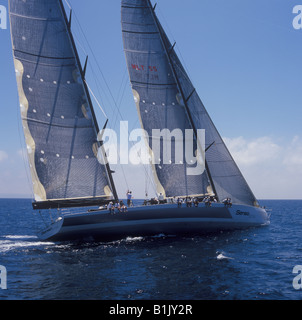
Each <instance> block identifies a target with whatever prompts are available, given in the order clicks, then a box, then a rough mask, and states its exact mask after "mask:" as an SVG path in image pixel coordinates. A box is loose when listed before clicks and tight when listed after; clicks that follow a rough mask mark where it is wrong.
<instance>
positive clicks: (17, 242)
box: [0, 235, 54, 253]
mask: <svg viewBox="0 0 302 320" xmlns="http://www.w3.org/2000/svg"><path fill="white" fill-rule="evenodd" d="M3 238H4V239H5V240H0V253H1V252H2V253H3V252H8V251H12V250H16V249H23V248H32V247H40V246H49V245H54V243H53V242H42V241H34V240H35V239H37V240H38V238H37V237H36V236H26V235H25V236H19V235H16V236H14V235H9V236H4V237H3Z"/></svg>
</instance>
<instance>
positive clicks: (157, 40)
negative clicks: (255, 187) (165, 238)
mask: <svg viewBox="0 0 302 320" xmlns="http://www.w3.org/2000/svg"><path fill="white" fill-rule="evenodd" d="M122 31H123V42H124V50H125V55H126V60H127V65H128V70H129V76H130V81H131V84H132V89H133V92H134V97H135V101H136V106H137V110H138V113H139V117H140V119H141V125H142V126H143V128H144V129H145V130H146V131H147V132H148V134H149V136H152V134H151V130H152V129H154V128H157V129H163V128H167V129H169V130H174V129H176V128H180V129H181V130H182V131H184V130H185V129H193V130H194V132H195V146H196V144H197V143H199V141H198V139H197V140H196V138H197V137H196V132H197V130H198V129H204V130H205V149H206V150H207V151H206V153H205V162H206V170H205V171H204V172H203V173H202V172H200V174H199V175H192V176H188V175H187V171H186V169H187V167H188V166H189V164H186V163H185V162H183V163H182V164H180V163H178V164H176V163H174V162H172V164H170V165H169V164H166V165H162V164H156V165H154V167H155V169H154V173H155V181H156V182H157V184H158V186H159V187H158V190H159V191H161V192H162V191H164V193H165V194H166V195H169V196H179V195H200V194H207V193H212V192H214V193H215V195H216V197H217V198H218V199H220V200H222V199H224V198H232V201H233V202H234V203H238V204H247V205H257V200H256V199H255V196H254V195H253V193H252V191H251V190H250V188H249V186H248V184H247V183H246V181H245V179H244V177H243V176H242V174H241V172H240V170H239V169H238V167H237V165H236V163H235V162H234V160H233V158H232V156H231V154H230V153H229V151H228V149H227V147H226V146H225V143H224V142H223V140H222V138H221V136H220V134H219V133H218V131H217V129H216V128H215V126H214V124H213V122H212V120H211V118H210V117H209V115H208V113H207V111H206V109H205V107H204V105H203V104H202V102H201V100H200V98H199V96H198V94H197V92H196V90H195V88H194V86H193V85H192V83H191V81H190V79H189V77H188V75H187V73H186V71H185V69H184V68H183V66H182V64H181V62H180V60H179V59H178V57H177V54H176V53H175V51H174V46H172V45H171V43H170V41H169V39H168V37H167V35H166V33H165V32H164V30H163V28H162V26H161V24H160V22H159V20H158V18H157V16H156V14H155V12H154V7H153V6H152V4H151V1H150V0H122ZM184 142H185V141H184ZM149 147H150V148H151V143H150V141H149ZM172 160H173V159H172Z"/></svg>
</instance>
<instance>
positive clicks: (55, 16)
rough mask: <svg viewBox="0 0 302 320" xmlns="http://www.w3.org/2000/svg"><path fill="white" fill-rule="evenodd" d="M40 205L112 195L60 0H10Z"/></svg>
mask: <svg viewBox="0 0 302 320" xmlns="http://www.w3.org/2000/svg"><path fill="white" fill-rule="evenodd" d="M9 16H10V24H11V36H12V46H13V55H14V63H15V71H16V76H17V84H18V93H19V100H20V107H21V117H22V126H23V129H24V134H25V140H26V145H27V152H28V158H29V164H30V169H31V176H32V181H33V191H34V198H35V201H36V202H35V203H34V208H39V207H42V208H43V207H58V206H65V205H67V206H68V204H67V203H68V202H69V201H70V205H71V206H73V205H75V206H77V205H81V204H83V203H85V204H87V205H89V203H90V201H94V202H95V203H98V202H102V201H103V200H107V199H109V198H110V197H111V195H112V185H111V183H110V179H109V178H108V170H106V167H105V166H104V165H101V164H100V163H99V161H98V158H97V155H98V147H99V142H98V141H97V134H98V126H97V123H96V119H95V116H94V111H93V107H92V104H91V100H90V97H89V93H88V92H87V87H85V82H84V78H83V71H82V68H81V66H80V63H79V58H78V54H77V51H76V48H75V46H74V41H73V38H72V35H71V31H70V28H69V27H70V26H69V24H68V21H67V18H66V13H65V11H64V7H63V4H62V1H61V0H48V1H41V0H27V1H18V0H10V1H9Z"/></svg>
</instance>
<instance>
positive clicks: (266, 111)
mask: <svg viewBox="0 0 302 320" xmlns="http://www.w3.org/2000/svg"><path fill="white" fill-rule="evenodd" d="M299 1H300V3H299ZM157 2H158V5H157V8H156V12H157V14H158V16H159V18H160V20H161V22H162V24H163V26H164V28H165V30H166V32H167V34H168V36H169V37H170V40H171V42H174V41H176V43H177V44H176V51H177V53H178V54H179V57H180V59H181V60H182V62H183V63H184V66H185V68H186V70H187V72H188V74H189V75H190V77H191V79H192V82H193V84H194V86H195V87H196V89H197V91H198V93H199V95H200V97H201V99H202V101H203V103H204V104H205V106H206V108H207V110H208V112H209V114H210V116H211V117H212V119H213V121H214V123H215V125H216V127H217V128H218V130H219V131H220V133H221V135H222V136H223V137H224V138H225V141H226V143H227V145H228V146H229V149H230V151H231V153H232V154H233V156H234V158H235V160H236V161H237V163H238V165H239V167H240V168H241V170H242V172H243V174H244V176H245V177H246V179H247V181H248V183H249V184H250V186H251V188H252V190H253V191H254V193H255V195H256V196H257V197H258V198H260V199H263V198H272V199H281V198H295V199H297V198H299V199H302V125H301V122H302V59H301V58H302V29H301V30H295V29H294V28H293V26H292V21H293V19H294V16H295V15H294V14H293V13H292V11H293V7H294V6H295V5H297V4H301V5H302V0H295V1H292V0H286V1H285V0H228V1H225V0H187V1H183V0H158V1H157ZM69 3H70V4H71V5H72V7H73V10H74V13H75V15H74V18H73V24H72V30H73V32H74V35H75V38H76V43H77V46H78V50H79V52H80V55H81V59H82V61H83V63H84V59H85V54H86V53H88V55H89V67H88V71H87V81H88V83H89V86H90V87H91V88H92V90H93V92H94V93H95V95H96V96H97V98H98V100H99V101H100V103H101V105H102V107H103V108H104V110H105V112H106V114H107V116H108V117H109V120H110V122H109V127H112V128H114V129H116V128H118V125H119V121H120V120H129V128H130V129H131V128H139V122H138V118H137V114H136V108H135V104H134V101H133V97H132V93H131V90H130V84H129V79H128V73H127V70H126V63H125V57H124V53H123V47H122V35H121V24H120V1H118V0H111V1H108V0H106V1H105V0H88V1H81V0H69ZM153 3H154V1H153ZM0 5H4V6H5V7H8V4H7V1H4V0H0ZM67 9H68V8H67ZM79 25H80V27H79ZM82 31H83V32H84V34H85V37H84V36H83V34H82ZM87 41H88V43H89V45H88V44H87ZM0 43H1V46H0V55H1V59H0V70H1V73H0V88H1V90H0V93H1V100H0V101H1V105H0V108H1V111H2V112H1V117H0V196H1V195H2V196H12V197H14V196H15V197H17V196H27V195H29V196H30V195H31V187H30V182H29V179H28V177H27V174H26V168H27V166H26V164H24V161H23V158H22V149H23V148H24V142H23V136H22V132H21V129H20V128H21V127H20V120H19V111H18V108H19V102H18V96H17V87H16V79H15V73H14V66H13V60H12V49H11V41H10V33H9V29H7V30H2V29H0ZM91 50H92V51H91ZM92 52H93V53H92ZM104 79H106V81H104ZM108 88H110V91H109V89H108ZM112 97H114V100H113V98H112ZM95 109H96V110H97V111H96V112H97V116H98V119H99V122H100V126H102V123H103V122H104V121H105V119H104V117H103V115H102V112H101V111H100V110H99V109H98V107H97V105H96V104H95ZM118 110H119V111H118ZM120 115H121V116H122V117H120ZM125 171H126V173H125ZM124 173H125V175H126V177H127V183H126V182H125V181H124V174H123V172H122V171H121V170H120V169H119V168H117V173H116V181H117V184H118V185H117V188H118V190H119V192H120V193H123V192H125V191H126V188H127V187H130V188H131V189H132V190H133V191H134V194H135V195H136V197H142V196H143V193H144V192H143V191H144V188H145V180H144V170H143V169H142V168H137V167H134V166H129V167H128V168H124ZM138 175H139V177H140V178H139V179H137V177H138ZM134 182H135V183H134ZM121 195H123V194H121Z"/></svg>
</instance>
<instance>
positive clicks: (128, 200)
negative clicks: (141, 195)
mask: <svg viewBox="0 0 302 320" xmlns="http://www.w3.org/2000/svg"><path fill="white" fill-rule="evenodd" d="M131 200H132V191H128V193H127V206H128V207H130V205H131V202H132V201H131Z"/></svg>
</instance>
